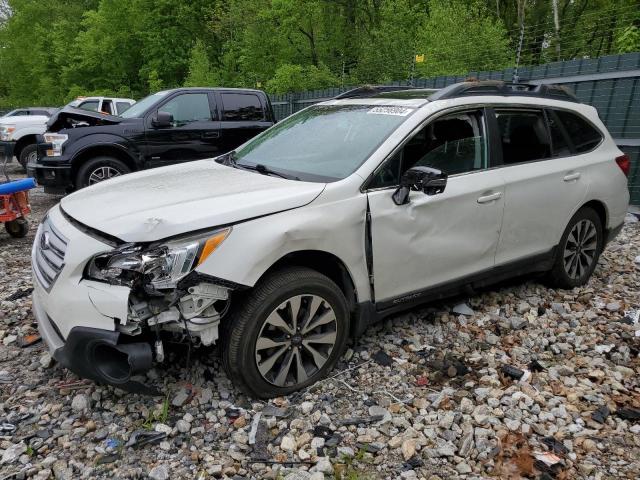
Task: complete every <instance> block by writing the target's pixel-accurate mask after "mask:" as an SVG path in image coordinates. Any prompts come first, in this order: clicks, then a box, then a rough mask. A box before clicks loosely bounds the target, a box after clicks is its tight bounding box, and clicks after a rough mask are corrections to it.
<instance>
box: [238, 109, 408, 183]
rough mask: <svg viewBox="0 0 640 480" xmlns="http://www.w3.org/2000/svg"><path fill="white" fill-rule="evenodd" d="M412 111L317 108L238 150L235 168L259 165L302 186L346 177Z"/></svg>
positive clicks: (275, 128)
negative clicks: (296, 180)
mask: <svg viewBox="0 0 640 480" xmlns="http://www.w3.org/2000/svg"><path fill="white" fill-rule="evenodd" d="M412 112H413V109H411V108H408V107H383V106H376V107H374V106H371V105H318V106H314V107H310V108H308V109H306V110H303V111H301V112H299V113H297V114H295V115H292V116H290V117H288V118H287V119H285V120H283V121H282V122H280V123H277V124H276V125H274V126H273V127H271V128H270V129H269V130H267V131H266V132H264V133H263V134H262V135H260V136H259V137H256V138H255V139H253V140H251V141H249V142H248V143H246V144H245V145H244V146H243V147H242V148H240V149H238V151H237V152H236V155H235V157H234V159H235V161H236V163H237V164H238V165H240V166H242V165H247V166H252V167H255V166H256V165H262V166H264V167H266V168H268V169H271V170H274V171H275V172H280V173H283V174H286V175H289V176H291V177H299V178H300V179H301V180H306V181H320V182H332V181H336V180H341V179H343V178H346V177H348V176H349V175H351V174H352V173H353V172H354V171H356V169H357V168H358V167H359V166H360V165H362V163H364V161H365V160H366V159H367V158H369V156H370V155H371V154H372V153H373V152H374V150H375V149H376V148H378V146H379V145H380V144H381V143H382V142H383V141H384V140H385V139H386V138H387V137H388V136H389V135H390V134H391V133H392V132H393V131H394V130H395V129H396V128H397V127H398V126H399V125H400V124H401V123H402V122H404V121H405V120H406V118H407V116H408V115H410V114H411V113H412Z"/></svg>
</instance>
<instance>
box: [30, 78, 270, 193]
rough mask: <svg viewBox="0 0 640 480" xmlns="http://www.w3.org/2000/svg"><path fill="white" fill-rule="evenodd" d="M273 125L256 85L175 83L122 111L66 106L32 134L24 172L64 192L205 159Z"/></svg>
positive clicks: (47, 187)
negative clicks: (33, 151) (34, 144)
mask: <svg viewBox="0 0 640 480" xmlns="http://www.w3.org/2000/svg"><path fill="white" fill-rule="evenodd" d="M274 123H275V117H274V115H273V109H272V107H271V102H270V101H269V97H268V96H267V95H266V94H265V93H264V92H262V91H260V90H249V89H233V88H178V89H174V90H165V91H162V92H158V93H154V94H152V95H149V96H148V97H146V98H144V99H142V100H140V101H139V102H138V103H136V104H135V105H133V106H132V107H131V108H129V109H128V110H127V111H125V112H124V113H123V114H122V115H120V116H112V115H107V114H104V113H100V112H89V111H85V110H79V109H76V108H72V107H65V108H63V109H62V110H60V111H59V112H58V113H56V114H54V115H53V116H52V117H51V118H50V119H49V122H48V123H47V133H45V134H44V135H41V136H40V137H39V139H38V159H37V161H36V162H35V163H29V164H28V165H27V172H28V173H29V175H30V176H32V177H34V178H35V179H36V181H37V183H38V184H39V185H43V186H44V189H45V192H47V193H65V192H71V191H73V190H75V189H80V188H83V187H86V186H88V185H92V184H94V183H98V182H101V181H103V180H106V179H108V178H112V177H115V176H118V175H123V174H126V173H129V172H133V171H137V170H143V169H147V168H153V167H160V166H164V165H171V164H174V163H179V162H185V161H190V160H198V159H203V158H211V157H216V156H218V155H221V154H223V153H226V152H228V151H230V150H233V149H234V148H236V147H237V146H239V145H241V144H242V143H244V142H245V141H247V140H248V139H250V138H251V137H253V136H255V135H257V134H258V133H260V132H262V131H263V130H265V129H267V128H269V127H270V126H271V125H273V124H274Z"/></svg>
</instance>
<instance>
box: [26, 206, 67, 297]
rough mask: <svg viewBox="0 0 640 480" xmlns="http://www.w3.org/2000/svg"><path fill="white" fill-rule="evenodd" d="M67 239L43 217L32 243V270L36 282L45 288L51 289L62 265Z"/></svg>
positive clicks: (49, 220) (48, 219) (47, 218)
mask: <svg viewBox="0 0 640 480" xmlns="http://www.w3.org/2000/svg"><path fill="white" fill-rule="evenodd" d="M67 243H68V240H67V239H66V238H65V236H64V235H62V234H61V233H60V232H59V231H58V230H57V229H56V228H55V227H54V226H53V223H51V219H50V218H49V217H45V219H44V221H43V222H42V225H40V233H39V235H38V237H37V238H36V240H35V243H34V248H33V250H34V262H33V263H34V264H33V270H34V271H35V273H36V277H38V282H40V285H42V286H43V287H44V288H45V290H47V291H49V290H51V287H53V284H54V283H55V281H56V279H57V278H58V275H59V274H60V272H61V271H62V269H63V267H64V254H65V251H66V250H67Z"/></svg>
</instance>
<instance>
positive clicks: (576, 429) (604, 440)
mask: <svg viewBox="0 0 640 480" xmlns="http://www.w3.org/2000/svg"><path fill="white" fill-rule="evenodd" d="M31 201H32V207H33V214H32V216H31V219H32V225H31V231H30V234H29V236H28V238H26V239H13V238H10V237H9V236H8V235H6V234H4V233H1V234H0V275H1V276H2V279H3V280H2V289H1V292H0V342H2V346H1V347H0V394H1V395H0V478H3V479H4V478H16V479H21V478H36V479H40V480H45V479H48V478H55V479H58V480H63V479H76V478H120V479H125V478H151V479H155V480H165V479H169V478H197V479H209V478H256V479H286V480H320V479H324V478H343V479H347V478H348V479H378V478H389V479H396V478H402V479H414V478H424V479H438V478H441V479H445V478H446V479H449V478H457V477H471V478H481V477H487V476H492V477H499V478H514V479H516V478H540V479H549V478H557V479H569V478H585V479H586V478H589V479H600V478H613V477H616V478H629V479H631V478H640V380H639V379H640V375H639V374H640V357H639V354H640V295H639V293H640V255H638V253H639V252H638V246H640V224H639V223H637V222H636V221H635V220H636V219H635V218H634V217H629V222H628V223H627V224H626V225H625V228H624V230H623V231H622V233H621V234H620V235H619V236H618V238H617V239H616V240H615V241H614V242H613V243H612V244H610V245H609V248H608V249H607V251H606V253H605V254H604V256H603V257H602V259H601V260H600V265H599V267H598V268H597V270H596V272H595V274H594V277H593V278H592V280H591V281H590V282H589V284H588V285H587V286H586V287H584V288H577V289H575V290H571V291H564V290H551V289H548V288H546V287H544V286H543V285H542V284H541V283H539V281H538V280H536V279H528V280H526V281H525V280H523V281H521V282H520V283H518V282H511V283H510V284H506V285H503V286H501V287H496V288H494V289H493V290H487V291H485V292H482V293H479V294H478V295H477V296H474V297H471V298H457V299H452V300H451V301H450V302H448V303H443V304H438V305H430V306H427V307H424V308H421V309H416V310H413V311H410V312H408V313H405V314H402V315H398V316H396V317H394V318H390V319H388V320H387V321H385V322H383V323H381V324H379V325H376V326H374V327H371V328H369V330H368V331H367V332H366V334H365V335H364V337H363V338H362V339H361V340H360V341H359V342H358V343H357V344H356V345H355V346H352V348H350V349H349V350H348V351H347V352H346V354H345V356H344V358H343V360H342V361H341V362H340V363H339V364H338V366H337V368H336V370H335V371H334V372H332V374H331V376H330V377H329V378H327V379H325V380H323V381H321V382H319V383H317V384H316V385H314V386H312V387H310V388H308V389H307V390H306V391H304V392H301V393H298V394H294V395H291V396H289V397H287V398H277V399H274V400H272V401H269V402H263V401H257V400H255V399H250V398H246V397H245V396H243V395H242V394H241V393H240V392H239V391H238V390H236V389H234V388H233V386H232V385H231V384H230V382H229V381H228V380H227V378H226V377H225V375H224V373H223V371H222V368H221V366H220V364H219V360H218V357H217V355H216V351H215V349H211V350H207V351H201V352H196V353H193V354H192V362H191V363H192V366H191V368H190V369H189V370H187V369H186V368H185V365H186V350H185V349H184V348H182V347H181V346H179V345H178V346H176V347H175V348H174V349H173V351H170V352H169V354H168V360H166V364H167V365H166V366H165V367H164V368H156V369H154V370H152V371H151V372H150V373H149V374H148V377H149V378H148V379H147V381H148V382H149V383H151V384H153V385H154V386H155V387H157V388H158V389H159V390H160V391H162V392H163V393H164V395H165V396H164V397H145V396H140V395H134V394H129V393H125V392H122V391H119V390H116V389H113V388H111V387H104V386H99V385H96V384H94V383H93V382H91V381H87V380H83V379H79V378H78V377H76V376H75V375H73V374H72V373H70V372H68V371H66V370H64V369H61V368H60V367H59V366H57V365H54V362H52V360H51V358H50V356H49V354H48V353H47V352H46V349H45V346H44V344H43V342H38V341H37V340H36V338H37V337H36V336H34V335H37V329H36V325H35V324H34V318H33V316H32V314H31V311H30V310H31V300H30V289H31V275H30V260H29V254H30V249H31V243H30V242H32V241H33V235H34V233H35V230H36V223H37V222H36V221H37V220H39V219H41V218H42V217H43V215H44V213H45V211H46V210H47V209H48V208H50V207H51V206H52V205H53V204H54V203H55V202H56V201H58V198H56V197H51V196H46V195H44V194H43V193H42V192H41V191H40V190H35V191H34V192H33V193H32V196H31ZM20 339H22V341H21V340H20ZM25 339H27V341H26V344H25ZM21 345H22V346H21Z"/></svg>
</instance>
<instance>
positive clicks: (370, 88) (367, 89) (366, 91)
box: [333, 85, 415, 100]
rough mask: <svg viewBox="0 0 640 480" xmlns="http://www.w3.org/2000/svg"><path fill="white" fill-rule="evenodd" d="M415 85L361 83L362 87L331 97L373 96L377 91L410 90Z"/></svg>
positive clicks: (337, 98) (336, 98)
mask: <svg viewBox="0 0 640 480" xmlns="http://www.w3.org/2000/svg"><path fill="white" fill-rule="evenodd" d="M414 88H415V87H409V86H407V85H363V86H362V87H356V88H352V89H351V90H347V91H346V92H344V93H341V94H340V95H336V96H335V97H333V98H334V99H335V100H339V99H344V98H363V97H373V96H375V95H378V94H379V93H385V92H397V91H398V90H412V89H414Z"/></svg>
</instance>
